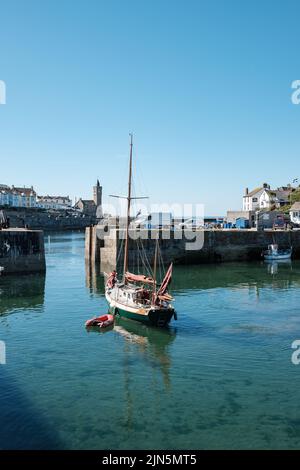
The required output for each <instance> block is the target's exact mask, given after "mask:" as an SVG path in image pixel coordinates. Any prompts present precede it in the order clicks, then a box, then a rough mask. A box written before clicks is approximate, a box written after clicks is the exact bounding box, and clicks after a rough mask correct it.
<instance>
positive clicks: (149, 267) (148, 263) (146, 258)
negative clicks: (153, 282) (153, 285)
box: [141, 240, 153, 276]
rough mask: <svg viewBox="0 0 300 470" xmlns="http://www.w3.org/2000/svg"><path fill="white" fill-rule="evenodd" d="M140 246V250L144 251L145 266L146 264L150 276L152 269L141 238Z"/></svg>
mask: <svg viewBox="0 0 300 470" xmlns="http://www.w3.org/2000/svg"><path fill="white" fill-rule="evenodd" d="M141 246H142V250H143V253H144V257H145V261H146V263H147V266H148V272H149V274H150V276H153V270H152V267H151V264H150V262H149V259H148V256H147V253H146V250H145V247H144V244H143V241H142V240H141Z"/></svg>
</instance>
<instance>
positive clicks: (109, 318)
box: [85, 314, 114, 328]
mask: <svg viewBox="0 0 300 470" xmlns="http://www.w3.org/2000/svg"><path fill="white" fill-rule="evenodd" d="M113 324H114V316H113V315H109V314H107V315H102V316H101V317H95V318H91V319H90V320H88V321H86V322H85V326H86V327H88V326H98V327H99V328H107V327H108V326H111V325H113Z"/></svg>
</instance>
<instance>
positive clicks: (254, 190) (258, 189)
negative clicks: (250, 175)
mask: <svg viewBox="0 0 300 470" xmlns="http://www.w3.org/2000/svg"><path fill="white" fill-rule="evenodd" d="M263 189H266V188H263V187H260V188H255V189H253V191H250V192H249V193H248V194H245V196H244V197H252V196H254V195H255V194H257V193H259V191H262V190H263Z"/></svg>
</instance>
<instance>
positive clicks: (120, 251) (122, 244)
mask: <svg viewBox="0 0 300 470" xmlns="http://www.w3.org/2000/svg"><path fill="white" fill-rule="evenodd" d="M123 249H124V237H122V240H121V245H120V249H119V253H118V256H117V266H118V262H119V261H120V257H121V253H122V252H123Z"/></svg>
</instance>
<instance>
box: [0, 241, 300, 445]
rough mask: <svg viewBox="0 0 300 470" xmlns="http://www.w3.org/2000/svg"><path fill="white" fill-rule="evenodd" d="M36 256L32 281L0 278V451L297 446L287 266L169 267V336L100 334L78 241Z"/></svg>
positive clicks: (299, 267)
mask: <svg viewBox="0 0 300 470" xmlns="http://www.w3.org/2000/svg"><path fill="white" fill-rule="evenodd" d="M45 252H46V260H47V272H46V276H44V275H42V276H39V275H31V276H30V279H29V278H28V276H15V275H11V276H7V277H5V276H3V277H1V278H0V339H1V341H4V342H5V344H6V348H7V351H9V354H8V357H7V361H6V364H5V365H1V366H0V373H1V412H0V417H1V429H0V448H20V449H24V448H25V449H26V448H34V447H37V448H55V449H58V448H71V449H111V448H112V443H113V447H114V448H116V449H142V448H145V447H146V448H148V449H151V448H155V449H166V448H168V449H199V448H203V449H215V448H223V449H233V448H234V449H239V448H248V449H251V448H262V449H270V448H274V449H275V448H289V449H296V448H299V442H300V424H299V423H300V411H299V400H300V390H299V387H297V386H295V384H296V383H297V380H298V376H299V374H300V367H299V366H296V365H294V364H293V363H292V361H291V356H292V353H293V349H292V348H291V345H292V343H293V341H295V340H296V339H299V332H300V315H299V303H300V289H299V288H300V281H299V279H300V276H299V274H300V263H299V262H298V261H296V262H293V263H292V264H287V265H282V266H281V265H279V266H278V267H277V269H274V267H272V269H270V267H269V266H268V265H266V264H264V263H263V262H261V263H260V262H258V263H256V262H254V263H231V264H224V265H199V266H192V267H189V268H188V269H187V268H186V267H184V266H182V267H179V266H177V267H175V274H176V275H175V276H174V283H173V285H172V291H173V293H174V296H176V310H177V311H178V313H179V315H178V321H177V322H176V323H174V325H173V324H172V325H171V326H170V327H169V328H166V329H159V328H153V327H151V326H148V325H143V324H140V323H138V322H134V321H130V320H126V319H122V318H121V319H118V320H117V322H116V324H115V327H114V328H113V329H111V330H110V331H107V332H105V333H102V332H101V331H100V332H99V330H95V329H94V330H91V331H89V332H87V331H86V330H85V328H84V327H83V325H84V322H85V320H87V319H88V318H91V317H93V316H96V315H99V314H103V313H105V312H106V311H107V304H106V301H105V297H104V279H103V277H102V276H100V275H99V274H98V273H97V272H96V271H95V272H94V271H91V270H90V269H87V271H85V264H84V260H83V258H84V257H83V255H84V235H83V234H81V233H73V234H67V233H63V234H53V235H51V236H50V239H48V238H46V241H45ZM25 353H26V354H25ZM104 405H105V406H104ZM24 430H26V432H24Z"/></svg>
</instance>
